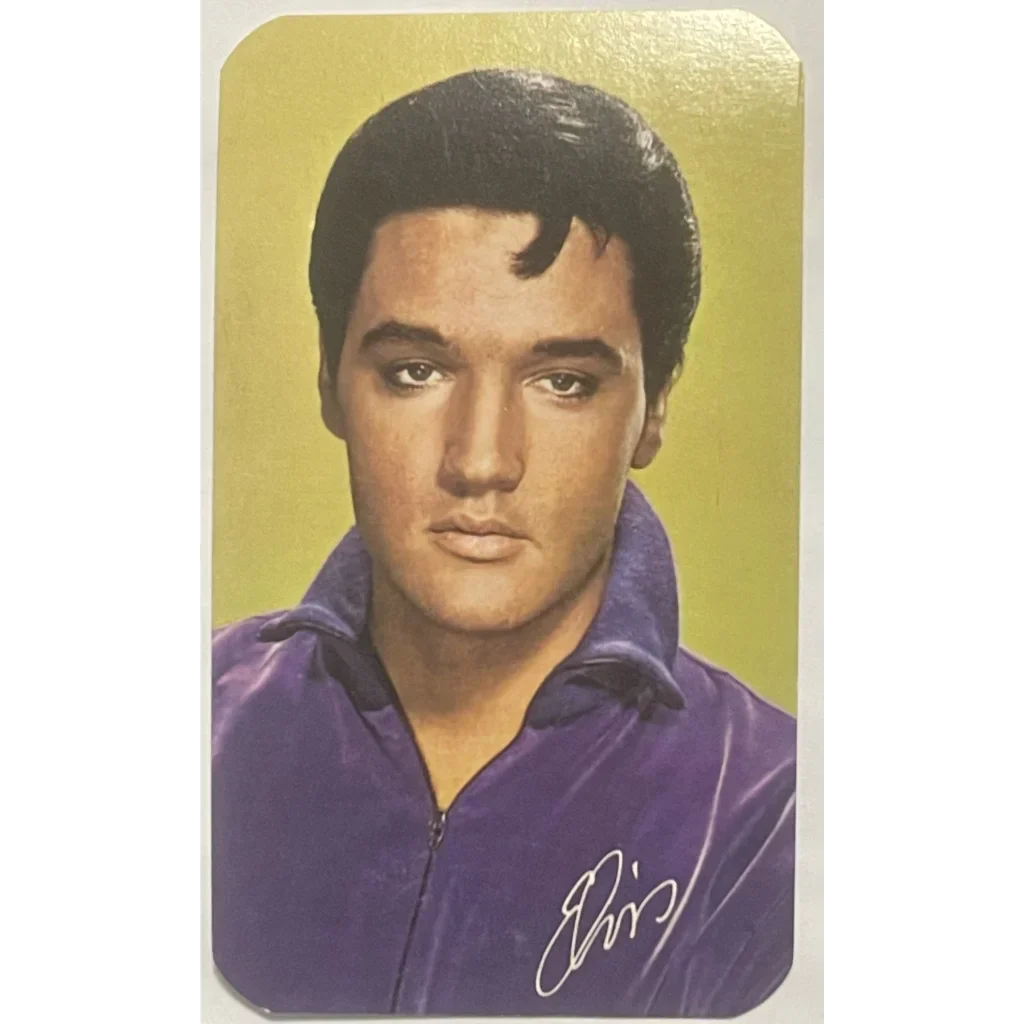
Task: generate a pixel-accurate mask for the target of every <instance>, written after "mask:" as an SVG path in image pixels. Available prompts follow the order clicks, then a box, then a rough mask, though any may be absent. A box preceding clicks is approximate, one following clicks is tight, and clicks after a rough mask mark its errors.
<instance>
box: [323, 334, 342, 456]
mask: <svg viewBox="0 0 1024 1024" xmlns="http://www.w3.org/2000/svg"><path fill="white" fill-rule="evenodd" d="M317 386H318V388H319V391H320V417H321V419H322V420H323V421H324V426H325V427H327V429H328V430H329V431H330V432H331V433H332V434H333V435H334V436H335V437H337V438H339V439H340V440H342V441H344V440H345V411H344V409H343V408H342V405H341V400H340V399H339V397H338V386H337V381H336V380H335V381H332V380H331V373H330V369H329V368H328V364H327V353H326V352H325V350H324V335H323V331H321V332H320V369H319V371H318V372H317Z"/></svg>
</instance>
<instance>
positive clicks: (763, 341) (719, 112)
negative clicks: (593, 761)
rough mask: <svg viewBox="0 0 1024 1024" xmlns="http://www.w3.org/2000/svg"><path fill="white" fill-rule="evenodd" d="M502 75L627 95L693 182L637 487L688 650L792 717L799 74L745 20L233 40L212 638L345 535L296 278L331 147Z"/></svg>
mask: <svg viewBox="0 0 1024 1024" xmlns="http://www.w3.org/2000/svg"><path fill="white" fill-rule="evenodd" d="M498 65H500V66H515V67H530V68H538V69H542V70H547V71H551V72H554V73H556V74H561V75H564V76H566V77H569V78H574V79H578V80H581V81H585V82H589V83H592V84H594V85H597V86H600V87H601V88H604V89H606V90H608V91H609V92H611V93H613V94H615V95H617V96H620V97H622V98H623V99H624V100H626V101H627V102H629V103H631V104H632V105H633V106H635V107H636V108H637V109H638V110H639V111H640V112H641V113H642V114H643V115H644V116H645V117H646V118H647V120H648V121H650V123H651V124H652V126H653V127H654V128H655V130H656V131H657V132H658V133H659V134H660V135H661V136H662V137H663V138H664V139H665V141H666V142H667V143H668V145H669V146H670V147H671V148H672V150H673V152H674V153H675V154H676V157H677V159H678V160H679V163H680V166H681V167H682V169H683V172H684V174H685V175H686V177H687V180H688V181H689V184H690V187H691V190H692V193H693V198H694V203H695V205H696V209H697V216H698V219H699V222H700V226H701V233H702V238H703V244H704V258H705V271H704V274H705V276H704V293H703V298H702V300H701V306H700V309H699V310H698V313H697V318H696V321H695V323H694V327H693V331H692V334H691V337H690V341H689V343H688V345H687V348H686V352H687V356H686V367H685V372H684V373H683V376H682V379H681V381H680V383H679V384H678V385H677V386H676V389H675V391H674V393H673V397H672V402H671V413H670V418H669V429H668V434H667V438H666V443H665V447H664V449H663V450H662V452H661V454H660V455H659V457H658V458H657V460H656V461H655V463H654V466H653V467H651V468H650V469H648V470H646V471H644V472H642V473H638V474H636V477H637V481H638V483H639V484H640V486H641V487H642V489H643V490H644V491H645V493H646V494H647V495H648V497H649V498H650V499H651V501H652V503H653V504H654V506H655V508H656V509H657V511H658V512H659V514H660V515H661V517H662V519H663V521H664V522H665V524H666V527H667V528H668V531H669V534H670V536H671V538H672V544H673V548H674V550H675V556H676V564H677V567H678V572H679V576H680V589H681V598H682V628H683V641H684V643H685V644H686V645H687V646H689V647H690V648H691V649H693V650H694V651H696V652H699V653H700V654H702V655H704V656H705V657H707V658H709V659H711V660H712V661H714V662H716V663H718V664H720V665H723V666H725V667H726V668H728V669H729V670H730V671H732V672H733V673H734V674H736V675H737V676H739V677H740V678H741V679H743V680H745V681H746V682H748V683H749V684H751V685H752V686H754V687H755V688H756V689H757V690H759V691H760V692H761V693H763V694H764V695H765V696H767V697H768V698H769V699H770V700H773V701H774V702H776V703H778V704H781V705H782V706H784V707H786V708H787V709H789V710H791V711H793V710H795V706H796V666H797V583H798V575H797V555H798V549H797V542H798V507H799V428H800V422H799V415H800V300H801V295H800V283H801V237H800V232H801V222H802V190H801V168H802V163H803V142H802V81H801V74H800V65H799V62H798V60H797V58H796V56H795V55H794V54H793V52H792V51H791V50H790V49H789V47H788V46H787V45H786V43H785V42H784V41H783V39H782V38H781V37H780V36H779V35H778V34H777V33H775V32H774V31H773V30H772V29H770V28H769V27H768V26H767V25H765V24H764V23H763V22H761V21H759V20H758V19H756V18H754V17H753V16H752V15H747V14H743V13H740V12H732V11H726V12H696V13H693V12H686V13H683V12H659V13H647V12H645V13H625V12H615V13H594V14H579V13H537V14H474V15H458V14H455V15H384V16H381V15H370V16H356V15H334V16H302V17H286V18H280V19H277V20H275V21H272V22H270V23H268V24H266V25H264V26H262V27H261V28H260V29H258V30H257V31H256V32H255V33H253V34H252V35H250V36H249V37H248V38H246V39H245V40H244V41H243V42H242V43H241V44H239V46H238V47H237V48H236V49H235V50H234V52H233V53H232V54H231V56H230V57H229V58H228V60H227V62H226V63H225V65H224V68H223V71H222V74H221V92H220V129H219V130H220V135H219V147H218V155H217V159H218V169H217V175H218V176H217V183H218V184H217V257H216V258H217V266H216V299H215V308H216V326H215V351H214V375H215V376H214V453H213V457H214V485H213V619H214V623H215V624H217V625H219V624H222V623H225V622H230V621H233V620H235V619H238V618H241V617H243V616H246V615H250V614H253V613H255V612H260V611H269V610H272V609H276V608H284V607H288V606H290V605H292V604H294V603H295V602H297V601H298V600H299V599H300V598H301V596H302V594H303V592H304V591H305V589H306V587H307V586H308V584H309V583H310V581H311V580H312V578H313V576H314V575H315V573H316V571H317V569H318V568H319V567H320V565H321V564H322V562H323V560H324V559H325V558H326V556H327V555H328V553H329V552H330V550H331V548H332V547H333V546H334V544H335V543H337V541H338V539H339V538H340V536H341V535H342V533H343V532H344V531H345V530H346V529H347V528H348V527H349V525H351V522H352V506H351V502H350V499H349V494H348V481H347V474H346V465H345V453H344V447H343V446H342V445H341V443H340V442H338V441H336V440H335V439H333V438H332V437H331V436H330V435H329V434H328V433H327V431H326V430H325V429H324V427H323V426H322V424H321V423H320V420H319V414H318V408H317V396H316V369H317V346H316V318H315V315H314V313H313V309H312V306H311V303H310V299H309V291H308V286H307V282H306V267H307V262H308V258H309V236H310V230H311V228H312V223H313V216H314V213H315V209H316V203H317V200H318V198H319V194H320V190H321V188H322V186H323V183H324V180H325V178H326V175H327V171H328V169H329V168H330V165H331V163H332V161H333V159H334V157H335V155H336V153H337V151H338V149H340V147H341V145H342V144H343V142H344V141H345V139H346V138H347V137H348V136H349V135H350V134H351V132H352V131H353V130H354V129H355V128H356V127H357V126H358V125H359V124H360V123H361V122H362V121H363V120H365V119H366V118H367V117H368V116H369V115H370V114H372V113H373V112H374V111H376V110H377V109H379V108H380V107H381V106H383V105H384V104H385V103H386V102H388V101H389V100H392V99H394V98H395V97H397V96H399V95H402V94H403V93H406V92H409V91H411V90H413V89H415V88H418V87H419V86H421V85H424V84H426V83H428V82H431V81H435V80H437V79H440V78H444V77H446V76H448V75H450V74H454V73H456V72H458V71H464V70H467V69H469V68H473V67H488V66H498Z"/></svg>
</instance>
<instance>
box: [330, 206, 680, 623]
mask: <svg viewBox="0 0 1024 1024" xmlns="http://www.w3.org/2000/svg"><path fill="white" fill-rule="evenodd" d="M538 226H539V225H538V221H537V218H536V217H534V216H532V215H529V214H522V215H519V214H504V213H494V212H490V211H483V210H476V209H468V208H459V209H444V210H423V211H416V212H412V213H403V214H399V215H395V216H393V217H391V218H389V219H388V220H386V221H384V222H383V223H382V224H381V225H379V227H378V228H377V231H376V234H375V236H374V239H373V244H372V246H371V250H370V256H369V259H368V264H367V269H366V271H365V273H364V275H363V279H362V282H361V285H360V289H359V292H358V295H357V297H356V301H355V303H354V306H353V310H352V314H351V316H350V319H349V324H348V329H347V332H346V335H345V340H344V345H343V348H342V355H341V361H340V365H339V368H338V374H337V381H336V384H335V385H334V386H332V385H331V384H330V383H329V382H327V381H326V380H324V379H323V375H322V381H321V383H322V388H323V390H324V394H323V399H324V402H323V408H324V417H325V420H326V422H327V424H328V426H329V427H330V428H331V429H332V430H333V431H334V432H335V433H336V434H338V436H340V437H342V438H343V439H344V440H345V442H346V444H347V446H348V457H349V470H350V479H351V484H352V496H353V504H354V508H355V513H356V521H357V523H358V525H359V529H360V533H361V534H362V536H363V539H364V541H365V543H366V546H367V548H368V550H369V552H370V555H371V557H372V559H373V563H374V585H375V587H384V588H388V589H389V590H390V591H392V592H393V593H394V594H397V595H399V596H400V597H401V598H404V599H405V600H407V601H408V602H410V603H411V604H412V605H413V606H414V607H415V608H416V609H418V610H419V611H420V612H421V613H422V614H424V615H426V616H427V617H429V618H430V619H431V620H432V621H434V622H435V623H437V624H439V625H441V626H442V627H444V628H447V629H450V630H454V631H458V632H491V631H503V630H510V629H515V628H518V627H521V626H524V625H526V624H528V623H530V622H532V621H534V620H535V619H537V618H538V617H539V616H541V615H543V614H544V613H545V612H548V611H552V610H554V609H555V608H557V607H558V606H559V605H561V604H564V603H566V602H568V601H571V600H572V599H573V598H574V597H575V596H577V595H578V594H580V593H581V592H582V591H583V590H584V589H585V588H586V587H587V585H588V583H590V582H592V581H593V580H594V579H596V578H598V576H599V573H600V570H601V568H602V567H603V565H604V564H605V561H606V558H607V555H608V553H609V552H610V550H611V545H612V540H613V536H614V529H615V523H616V519H617V515H618V510H619V504H620V502H621V500H622V495H623V490H624V488H625V482H626V476H627V473H628V471H629V468H630V466H631V464H632V465H636V466H642V465H646V464H647V463H648V462H650V460H651V458H653V456H654V454H655V452H656V450H657V447H658V444H659V441H660V426H661V416H662V412H663V407H664V403H663V400H659V401H658V402H656V403H655V410H654V411H653V412H652V414H651V415H646V412H647V409H646V401H645V396H644V389H643V367H642V362H641V342H640V329H639V325H638V323H637V319H636V315H635V312H634V310H633V304H632V291H631V271H630V268H629V261H628V250H627V247H626V245H625V244H624V243H623V242H622V241H621V240H620V239H618V238H616V237H613V238H612V239H611V241H610V242H609V244H608V245H607V247H606V248H605V249H604V250H603V252H601V251H599V248H598V246H597V243H596V241H595V239H594V237H593V235H592V234H591V232H590V231H589V230H588V229H587V228H586V227H585V226H584V225H583V224H582V223H581V222H580V221H578V220H574V221H573V223H572V228H571V230H570V233H569V236H568V238H567V239H566V242H565V245H564V247H563V249H562V251H561V253H560V254H559V256H558V259H557V260H556V261H555V262H554V263H553V264H552V266H551V267H550V268H549V269H548V270H547V271H545V272H544V273H543V274H542V275H540V276H539V277H535V278H530V279H525V280H524V279H521V278H519V277H517V276H516V275H515V274H514V273H513V271H512V263H511V260H512V257H513V256H514V254H515V253H517V252H520V251H521V250H522V249H524V248H525V247H526V246H527V245H528V244H529V243H530V242H531V241H532V240H533V238H534V237H535V235H536V233H537V229H538ZM662 398H663V396H662Z"/></svg>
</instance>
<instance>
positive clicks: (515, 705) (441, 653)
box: [370, 556, 609, 731]
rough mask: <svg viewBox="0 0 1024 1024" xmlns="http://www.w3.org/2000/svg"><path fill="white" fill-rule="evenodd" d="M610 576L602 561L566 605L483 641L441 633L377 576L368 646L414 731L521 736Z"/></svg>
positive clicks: (590, 618)
mask: <svg viewBox="0 0 1024 1024" xmlns="http://www.w3.org/2000/svg"><path fill="white" fill-rule="evenodd" d="M608 572H609V558H608V557H607V556H606V557H605V558H604V559H603V561H602V562H601V564H600V565H599V566H598V567H597V568H596V569H595V571H594V572H593V573H592V574H591V576H590V578H589V579H588V581H587V582H586V583H585V584H584V586H583V588H581V589H580V590H579V591H578V592H577V593H576V594H574V595H573V596H572V597H571V598H570V599H568V600H566V601H564V602H562V603H561V604H559V605H558V606H556V607H554V608H552V609H549V610H548V611H547V612H545V613H544V614H543V615H541V616H538V617H537V618H536V619H534V620H532V621H530V622H529V623H527V624H525V625H523V626H521V627H519V628H517V629H513V630H507V631H496V632H489V633H483V634H481V633H466V632H457V631H454V630H451V629H448V628H445V627H444V626H443V625H441V624H439V623H437V622H436V621H434V620H432V619H430V618H428V617H427V616H426V615H424V614H423V613H422V612H421V611H420V610H419V609H418V608H415V607H414V606H413V605H412V604H410V602H409V601H408V600H407V599H406V598H405V597H404V596H403V595H401V594H400V593H398V592H397V591H396V590H395V589H394V588H393V587H392V586H389V584H388V582H387V581H384V580H378V579H377V577H376V574H375V575H374V585H373V599H372V601H371V608H370V630H371V634H372V637H373V642H374V645H375V647H376V649H377V653H378V655H379V656H380V659H381V661H382V662H383V664H384V667H385V669H386V670H387V672H388V675H389V676H390V678H391V681H392V684H393V685H394V687H395V690H396V692H397V694H398V697H399V699H400V700H401V702H402V706H403V708H404V710H405V712H406V715H407V716H408V717H409V719H410V721H411V722H412V723H413V726H414V728H415V727H416V724H417V723H418V722H420V723H423V722H432V723H435V724H437V725H443V724H447V725H448V726H450V727H451V728H453V729H458V727H459V724H460V723H463V724H464V725H465V726H466V727H468V728H473V727H474V726H479V725H480V723H481V721H482V720H486V721H488V722H490V723H494V722H495V720H501V721H504V722H505V724H506V725H509V724H512V725H514V729H515V731H518V728H519V725H520V724H521V723H522V719H523V716H524V715H525V713H526V708H527V706H528V705H529V702H530V700H531V699H532V698H533V696H534V694H535V693H536V692H537V690H538V689H539V688H540V685H541V683H543V681H544V680H545V679H546V678H547V676H548V675H549V674H550V673H551V671H552V670H553V669H554V668H555V667H556V666H557V665H558V664H559V663H560V662H562V661H564V660H565V658H567V657H568V656H569V655H570V654H571V653H572V652H573V651H574V650H575V649H576V647H577V646H578V645H579V643H580V641H581V640H582V639H583V635H584V633H585V632H586V631H587V629H588V627H589V626H590V623H591V622H592V621H593V619H594V616H595V615H596V614H597V610H598V608H599V606H600V603H601V598H602V595H603V593H604V588H605V584H606V582H607V579H608ZM499 731H500V730H499Z"/></svg>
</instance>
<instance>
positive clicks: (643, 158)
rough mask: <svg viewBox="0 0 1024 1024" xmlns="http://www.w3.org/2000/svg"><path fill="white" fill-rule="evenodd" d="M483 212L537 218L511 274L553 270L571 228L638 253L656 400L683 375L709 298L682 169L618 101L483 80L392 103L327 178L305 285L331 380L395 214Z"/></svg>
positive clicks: (494, 74)
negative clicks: (378, 238) (703, 300)
mask: <svg viewBox="0 0 1024 1024" xmlns="http://www.w3.org/2000/svg"><path fill="white" fill-rule="evenodd" d="M459 206H462V207H467V206H468V207H477V208H481V209H490V210H497V211H506V212H509V213H534V214H536V215H537V216H538V217H539V218H540V229H539V231H538V233H537V236H536V238H534V240H533V241H532V242H531V243H530V244H529V245H528V246H527V247H526V248H525V249H524V250H523V251H522V252H520V253H518V254H517V255H516V256H515V257H514V259H513V261H512V268H511V269H512V270H513V271H514V272H515V273H516V274H518V275H519V276H521V277H524V278H527V277H533V276H537V275H540V274H543V273H544V271H545V270H547V268H548V267H549V266H551V264H552V263H553V262H554V261H555V259H556V258H557V256H558V253H559V252H560V250H561V248H562V245H563V244H564V242H565V239H566V236H567V235H568V233H569V228H570V226H571V223H572V219H573V217H578V218H579V219H580V220H581V221H583V222H584V223H585V224H587V225H588V227H589V228H590V229H591V231H592V232H593V233H594V234H595V237H597V238H598V239H600V240H601V241H602V243H603V244H607V240H608V238H609V237H611V236H613V235H617V236H618V237H619V238H621V239H622V240H623V241H624V242H625V243H626V244H627V245H628V248H629V254H630V259H631V262H632V271H633V305H634V309H635V311H636V315H637V320H638V322H639V324H640V329H641V333H642V342H643V359H644V386H645V389H646V394H647V396H648V400H653V398H654V396H655V395H656V394H657V392H658V391H659V390H660V389H661V387H662V386H663V385H664V384H665V383H666V382H667V381H668V380H669V379H670V377H671V376H672V375H673V374H674V373H675V372H676V371H677V369H678V368H679V367H680V366H681V365H682V358H683V345H684V343H685V341H686V336H687V333H688V331H689V328H690V323H691V321H692V320H693V315H694V313H695V311H696V308H697V301H698V298H699V296H700V241H699V236H698V232H697V221H696V218H695V216H694V212H693V204H692V202H691V200H690V195H689V191H688V189H687V186H686V182H685V181H684V179H683V176H682V174H681V173H680V171H679V167H678V165H677V164H676V160H675V158H674V157H673V155H672V153H671V152H670V150H669V149H668V147H667V146H666V145H665V144H664V143H663V142H662V141H661V139H660V138H659V137H658V136H657V135H656V134H655V132H654V131H653V130H652V129H651V128H650V127H649V126H648V124H647V123H646V122H645V121H644V120H643V118H642V117H641V116H640V115H639V114H638V113H637V112H636V111H635V110H633V109H632V107H630V106H628V105H627V104H625V103H624V102H622V101H621V100H619V99H616V98H615V97H613V96H610V95H608V94H607V93H605V92H602V91H601V90H600V89H596V88H594V87H592V86H588V85H580V84H578V83H576V82H570V81H567V80H566V79H564V78H558V77H555V76H554V75H549V74H543V73H539V72H532V71H518V70H502V69H493V70H479V71H470V72H466V73H463V74H459V75H455V76H454V77H452V78H447V79H445V80H444V81H441V82H436V83H434V84H433V85H428V86H426V87H425V88H422V89H419V90H417V91H416V92H413V93H410V94H409V95H407V96H403V97H402V98H401V99H398V100H395V101H394V102H392V103H390V104H388V105H387V106H386V107H384V108H383V109H382V110H380V111H379V112H378V113H376V114H374V115H373V116H372V117H370V118H369V120H367V121H366V122H365V123H364V124H363V125H362V126H361V127H360V128H359V129H357V130H356V132H355V133H354V134H353V135H352V136H351V138H349V140H348V142H346V143H345V146H344V147H343V148H342V150H341V152H340V153H339V154H338V157H337V159H336V160H335V161H334V166H333V167H332V168H331V171H330V174H329V175H328V177H327V183H326V184H325V186H324V191H323V195H322V196H321V198H320V205H319V207H318V208H317V214H316V224H315V226H314V228H313V240H312V251H311V255H310V263H309V283H310V288H311V290H312V293H313V304H314V306H315V307H316V313H317V317H318V319H319V321H320V328H321V333H322V337H323V345H324V354H325V362H326V366H327V371H328V373H329V375H330V376H331V378H332V379H333V377H334V376H335V374H336V373H337V367H338V359H339V357H340V354H341V346H342V342H343V339H344V335H345V329H346V325H347V322H348V317H349V313H350V311H351V307H352V304H353V301H354V298H355V295H356V293H357V291H358V289H359V283H360V281H361V279H362V275H363V270H364V268H365V263H366V259H367V253H368V250H369V247H370V242H371V239H372V237H373V232H374V229H375V227H376V226H377V224H379V223H380V222H381V221H382V220H384V219H385V218H386V217H388V216H390V215H391V214H394V213H400V212H407V211H412V210H421V209H428V208H443V207H459Z"/></svg>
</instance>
